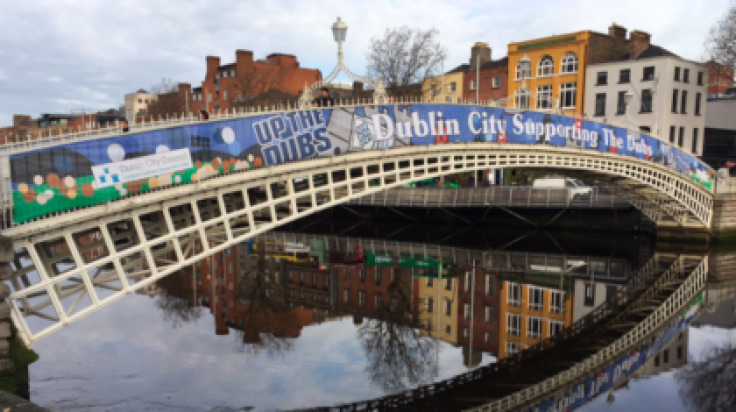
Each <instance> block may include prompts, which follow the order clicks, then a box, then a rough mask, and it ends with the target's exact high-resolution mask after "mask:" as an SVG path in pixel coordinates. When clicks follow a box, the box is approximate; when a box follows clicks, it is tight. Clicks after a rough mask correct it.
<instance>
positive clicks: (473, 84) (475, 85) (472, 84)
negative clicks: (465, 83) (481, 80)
mask: <svg viewBox="0 0 736 412" xmlns="http://www.w3.org/2000/svg"><path fill="white" fill-rule="evenodd" d="M477 88H478V82H477V81H476V79H473V80H471V81H470V90H475V89H477Z"/></svg>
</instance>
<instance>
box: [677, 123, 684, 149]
mask: <svg viewBox="0 0 736 412" xmlns="http://www.w3.org/2000/svg"><path fill="white" fill-rule="evenodd" d="M684 143H685V128H684V127H683V126H680V138H679V139H678V140H677V145H678V146H680V147H682V145H683V144H684Z"/></svg>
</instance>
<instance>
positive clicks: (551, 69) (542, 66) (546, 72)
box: [537, 54, 555, 77]
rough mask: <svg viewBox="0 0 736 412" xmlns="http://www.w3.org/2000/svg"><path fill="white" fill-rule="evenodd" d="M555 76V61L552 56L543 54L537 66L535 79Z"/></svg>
mask: <svg viewBox="0 0 736 412" xmlns="http://www.w3.org/2000/svg"><path fill="white" fill-rule="evenodd" d="M554 74H555V61H554V59H552V56H550V55H549V54H545V55H544V56H542V58H541V59H539V64H537V77H549V76H552V75H554Z"/></svg>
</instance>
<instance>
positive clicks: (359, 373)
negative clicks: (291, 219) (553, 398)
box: [29, 225, 736, 412]
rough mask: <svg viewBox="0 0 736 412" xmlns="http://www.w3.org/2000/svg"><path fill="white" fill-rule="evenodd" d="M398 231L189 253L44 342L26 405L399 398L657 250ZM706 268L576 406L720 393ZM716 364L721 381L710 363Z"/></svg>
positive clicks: (723, 271)
mask: <svg viewBox="0 0 736 412" xmlns="http://www.w3.org/2000/svg"><path fill="white" fill-rule="evenodd" d="M317 226H319V225H317ZM395 229H396V230H394V232H393V233H401V235H385V234H384V235H382V236H381V237H378V238H376V237H371V236H368V235H367V234H366V233H343V234H340V235H336V234H332V233H327V232H329V230H323V231H321V232H320V231H319V230H315V231H313V233H311V234H304V233H294V232H288V233H287V232H276V233H271V234H267V235H264V236H262V237H259V238H258V239H255V240H253V241H250V242H246V243H244V244H241V245H238V246H235V247H233V248H231V249H230V250H228V251H226V252H224V253H221V254H219V255H216V256H214V257H213V258H210V259H206V260H204V261H202V262H199V263H198V264H196V265H194V266H192V267H190V268H187V269H185V270H183V271H181V272H180V273H178V274H176V275H172V276H171V277H169V278H167V279H164V280H163V281H161V282H159V283H158V284H157V285H156V286H155V287H151V288H147V289H146V290H145V291H144V292H142V293H136V294H132V295H129V296H127V297H125V298H123V299H120V300H119V301H117V302H115V303H114V304H112V305H109V306H107V307H105V308H102V309H100V310H99V311H97V312H95V313H93V314H91V315H90V316H88V317H86V318H84V319H83V320H81V321H78V322H76V323H73V324H71V325H69V326H67V327H65V328H63V329H61V330H60V331H58V332H56V333H54V334H53V335H52V336H50V337H48V338H45V339H43V340H41V341H40V342H38V343H37V344H36V345H35V347H34V349H35V351H36V352H37V353H38V354H39V355H40V359H39V360H38V361H37V362H35V363H34V364H32V365H31V366H30V368H29V376H30V384H29V385H30V399H31V400H32V401H33V402H35V403H37V404H39V405H41V406H44V407H47V408H49V409H50V410H53V411H77V410H81V411H146V410H150V411H168V410H170V411H179V410H182V411H188V410H189V411H230V410H233V411H236V410H277V409H294V408H304V407H315V406H329V405H334V404H339V403H349V402H356V401H360V400H366V399H371V398H376V397H379V396H383V395H387V394H392V393H398V392H401V391H403V390H407V389H411V388H414V387H417V386H419V385H423V384H428V383H432V382H437V381H440V380H444V379H447V378H450V377H453V376H455V375H458V374H461V373H464V372H467V371H469V370H473V369H475V368H479V367H483V366H484V365H488V364H491V363H494V362H496V361H497V360H498V359H503V358H505V357H508V356H513V354H514V353H515V352H516V351H519V350H523V349H525V348H526V347H528V346H531V345H533V344H534V343H536V342H538V341H539V340H541V339H544V338H546V337H548V336H550V335H552V334H554V333H557V331H559V330H560V329H559V328H562V327H565V326H569V325H570V324H572V322H575V321H576V320H578V319H580V318H582V317H583V316H585V314H587V313H589V312H590V311H592V310H593V309H594V308H595V306H596V305H598V304H600V303H602V302H603V301H605V299H606V296H607V295H608V296H610V294H612V293H615V291H616V290H617V288H619V287H620V286H621V285H622V284H624V283H625V282H626V281H627V280H628V279H629V278H630V277H631V276H634V275H635V274H636V272H637V270H638V269H639V268H640V267H641V266H643V265H645V264H646V262H647V261H648V259H650V258H651V256H652V255H654V254H655V253H657V250H656V248H655V247H654V246H653V245H652V243H651V242H650V241H649V240H648V239H646V238H634V237H627V236H614V235H609V234H604V235H594V234H586V235H582V236H581V235H559V234H550V233H524V232H520V233H509V232H504V233H500V232H493V231H490V230H481V229H468V228H466V229H463V230H450V231H449V232H448V231H447V230H440V229H438V228H436V227H432V228H425V230H417V228H416V227H412V228H409V229H407V230H403V231H402V230H400V228H395ZM343 232H345V231H343ZM418 233H421V236H416V234H418ZM411 234H414V235H411ZM439 256H441V260H442V261H443V262H445V263H447V264H446V265H444V266H442V269H437V265H436V262H437V260H438V259H434V260H433V259H432V257H439ZM481 262H482V263H481ZM712 266H714V267H713V268H712V272H713V271H716V272H718V273H717V274H716V275H717V276H713V273H711V278H715V279H716V281H713V282H711V283H709V287H708V292H707V294H705V295H704V301H703V302H702V304H701V305H700V306H699V309H698V310H697V312H698V313H697V314H696V317H695V318H694V320H692V322H690V323H689V325H688V326H687V327H686V328H685V329H684V330H682V331H681V332H680V333H678V334H677V335H676V336H675V337H674V338H673V339H672V340H671V341H668V342H666V343H667V344H666V345H665V346H663V348H662V350H659V351H657V352H656V353H654V352H653V353H651V356H650V357H649V359H648V360H647V361H646V363H645V364H644V365H643V366H641V367H639V368H638V369H637V370H636V371H632V372H633V373H632V374H628V375H627V376H625V379H619V380H618V381H617V382H615V385H614V387H612V388H611V389H609V390H607V391H606V392H605V393H602V394H600V395H599V396H597V397H595V398H593V399H587V400H586V402H585V405H584V406H583V407H582V408H581V410H585V411H598V410H605V411H610V410H630V411H636V410H641V411H651V410H668V411H671V412H672V411H680V410H690V409H692V407H693V405H703V403H702V402H703V400H702V399H701V398H702V397H703V395H704V394H708V395H709V396H710V397H711V398H713V397H714V396H715V397H716V398H718V396H717V395H719V394H724V393H726V394H727V393H728V392H729V391H730V390H731V389H732V382H733V380H730V381H729V380H728V377H730V378H731V379H733V378H736V360H734V359H733V358H734V357H736V354H734V351H733V350H731V351H727V350H726V351H721V352H718V351H719V350H721V349H723V348H728V347H729V345H731V347H733V345H734V344H736V312H734V307H736V298H734V296H736V268H734V269H733V272H731V273H729V270H728V268H727V267H725V268H724V267H717V265H712ZM473 267H475V270H473V269H472V268H473ZM442 271H444V273H442ZM441 276H444V277H443V278H440V277H441ZM448 278H449V281H448ZM716 352H717V353H716ZM729 355H733V356H730V357H729ZM694 366H697V368H695V367H694ZM716 366H721V367H723V372H722V373H721V374H722V375H723V376H720V377H719V376H718V374H716V375H715V376H714V375H713V374H712V373H711V374H710V375H709V374H708V373H705V372H708V371H711V370H712V369H713V368H714V367H716ZM729 373H730V375H729ZM729 382H731V383H729ZM718 385H723V386H718ZM699 394H700V395H699ZM721 397H722V398H723V399H715V400H714V402H717V403H716V406H719V407H723V406H725V405H729V402H733V401H734V400H733V398H728V397H727V396H725V395H724V396H721ZM718 402H720V403H718ZM716 410H719V409H718V408H716Z"/></svg>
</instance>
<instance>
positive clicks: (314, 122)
mask: <svg viewBox="0 0 736 412" xmlns="http://www.w3.org/2000/svg"><path fill="white" fill-rule="evenodd" d="M440 113H441V119H442V120H441V122H440V121H438V119H439V118H440V116H439V114H440ZM479 119H480V120H483V121H485V122H488V123H486V124H490V125H494V127H493V129H492V128H491V127H490V126H488V127H485V126H484V125H483V123H480V124H478V123H476V120H479ZM397 125H400V126H397ZM491 129H492V130H491ZM583 137H585V138H583ZM0 163H2V167H0V173H3V179H2V181H0V189H1V192H0V193H2V199H3V203H2V207H3V209H2V210H3V231H2V235H3V241H4V242H3V244H4V247H3V250H2V251H0V252H2V253H0V257H1V258H2V262H3V263H2V268H1V269H2V276H3V279H6V280H10V282H9V285H10V286H11V289H12V293H11V295H10V297H9V301H10V303H11V315H12V318H13V321H14V324H15V326H16V327H17V329H18V332H19V335H20V336H21V337H22V338H23V339H24V341H25V342H26V343H27V344H29V345H31V344H33V342H35V341H37V340H39V339H42V338H44V337H48V336H50V335H51V334H52V333H53V332H55V331H57V330H59V329H60V328H62V327H64V326H65V325H67V324H69V323H70V322H74V321H77V320H80V319H81V318H83V317H85V316H86V315H88V314H90V313H91V312H93V311H95V310H97V309H99V308H101V307H103V306H105V305H108V304H110V303H112V302H114V301H116V300H117V299H119V298H121V297H123V296H125V295H127V294H129V293H132V292H135V291H137V290H140V289H142V288H145V287H147V286H149V285H152V284H153V283H154V282H156V281H157V280H159V279H161V278H163V277H165V276H168V275H170V274H172V273H174V272H176V271H178V270H180V269H182V268H184V267H187V266H189V265H191V264H193V263H195V262H197V261H199V260H201V259H203V258H206V257H208V256H212V255H213V254H215V253H218V252H221V251H224V250H225V249H226V248H229V247H231V246H232V245H235V244H238V243H240V242H243V241H245V240H248V239H250V238H252V237H254V236H256V235H259V234H262V233H265V232H268V231H270V230H273V229H275V228H278V227H279V226H282V225H284V224H286V223H289V222H292V221H294V220H297V219H300V218H302V217H305V216H308V215H310V214H313V213H315V212H318V211H321V210H325V209H328V208H331V207H334V206H337V205H340V204H344V203H347V202H354V201H357V200H358V199H360V198H363V197H365V196H368V195H373V194H376V193H379V192H383V191H385V190H387V189H392V188H397V187H401V186H405V185H407V184H409V183H411V182H415V181H417V180H422V179H429V178H435V177H441V176H445V175H449V174H454V173H460V172H473V171H479V170H489V169H494V170H498V169H507V168H516V169H518V168H533V169H538V170H547V171H550V172H555V173H559V174H562V175H575V176H576V177H579V178H580V179H582V180H584V181H586V182H590V183H594V184H596V185H606V186H608V187H611V188H614V189H616V194H617V196H618V197H619V198H621V199H623V200H625V201H627V202H628V203H629V204H631V205H632V206H634V207H636V208H637V209H639V210H641V212H642V213H643V214H644V215H645V216H647V217H648V218H649V219H650V220H651V221H652V222H654V223H655V224H656V225H657V227H659V228H671V229H675V230H693V231H708V230H709V229H710V227H711V224H712V218H713V199H714V196H713V192H712V187H711V182H709V181H708V176H710V175H712V171H711V170H710V169H709V168H708V167H707V166H705V165H704V164H702V162H700V161H699V160H697V159H696V158H694V157H693V156H691V155H689V154H687V153H684V152H681V151H680V150H679V149H677V148H674V147H671V146H669V144H668V143H666V142H662V141H659V140H657V139H655V138H653V137H651V136H646V135H643V134H640V133H638V132H633V131H629V130H626V129H623V128H618V127H614V126H610V125H604V124H600V123H596V122H589V121H583V122H579V121H578V122H575V119H573V118H570V117H564V116H557V115H551V114H548V113H537V112H522V111H510V110H508V109H501V108H495V107H485V106H472V105H452V104H447V105H445V104H426V103H418V102H407V103H395V104H391V105H381V106H377V105H365V106H340V107H334V108H325V109H309V110H289V111H272V112H253V113H243V112H228V113H221V114H219V115H216V116H212V117H211V118H210V119H209V120H206V121H201V120H200V119H197V118H192V117H182V118H179V119H173V120H169V121H166V122H155V123H151V124H143V125H137V127H134V128H132V129H131V130H130V131H127V132H123V131H122V130H112V131H110V130H108V131H95V132H94V133H85V134H74V135H64V136H57V137H51V138H46V139H42V140H34V141H30V142H22V143H15V144H10V145H5V146H3V147H0ZM694 177H695V178H694ZM407 190H411V189H407ZM488 206H491V204H489V205H488ZM675 262H682V260H681V259H679V258H678V259H675ZM673 267H674V268H676V269H673V270H669V271H665V272H664V273H665V275H666V274H667V273H670V274H671V273H674V272H676V273H677V275H666V276H670V277H669V278H667V279H669V280H667V281H663V282H664V286H662V285H660V286H662V288H660V289H646V290H640V289H637V288H633V289H631V288H629V289H627V290H636V291H637V292H636V293H635V292H631V295H629V294H627V295H625V296H623V295H622V297H621V299H624V298H626V299H630V298H636V297H637V296H649V297H648V298H645V299H644V301H642V302H643V303H642V305H643V307H646V308H647V310H649V309H652V308H654V307H656V309H654V310H653V311H652V312H651V314H649V315H647V317H642V316H643V314H644V313H646V312H642V311H638V309H637V310H634V311H633V312H631V311H629V310H624V311H623V312H621V310H622V307H620V306H616V307H615V310H614V309H610V308H609V312H606V313H605V315H604V314H601V315H599V316H600V317H599V318H598V320H605V321H609V320H610V321H611V322H613V323H611V325H613V326H615V327H616V328H621V327H623V326H622V325H626V327H627V328H628V327H631V329H630V332H628V334H626V335H624V337H628V338H626V340H625V342H623V341H620V339H619V340H616V341H615V342H613V343H610V344H608V346H606V347H600V346H596V345H594V344H593V343H590V345H589V346H588V347H590V348H591V349H590V350H591V351H592V350H593V349H595V350H596V351H597V352H595V353H593V352H591V353H593V354H592V355H591V356H592V358H590V359H593V360H591V361H590V362H588V361H587V360H586V362H588V363H586V365H587V366H584V368H585V369H586V370H587V369H589V368H592V367H594V366H595V365H599V364H600V363H601V362H604V360H606V359H608V360H610V357H611V356H613V355H614V353H618V352H617V351H619V350H621V348H623V347H624V346H625V345H629V344H631V343H632V342H635V341H637V340H638V339H640V338H641V337H642V336H644V335H645V334H646V333H648V332H651V331H652V330H653V329H654V328H656V327H659V326H661V324H662V322H664V321H665V320H666V319H667V318H669V317H671V316H672V315H673V314H674V313H676V308H677V305H684V304H686V303H687V302H686V301H689V300H691V299H692V298H693V297H694V296H695V294H696V292H697V291H698V288H700V287H701V286H699V285H701V283H702V284H704V279H705V273H704V270H703V269H702V263H701V264H699V265H695V266H692V265H691V264H690V263H688V264H684V263H678V264H675V265H674V266H673ZM691 274H692V275H693V276H695V277H694V278H693V280H691V278H690V277H689V276H690V275H691ZM665 275H662V276H665ZM671 276H674V277H671ZM677 285H680V286H677ZM685 285H688V286H687V288H686V289H685V290H683V291H682V292H680V290H681V287H683V286H685ZM655 286H656V284H655ZM653 287H654V286H653ZM673 288H674V289H673ZM649 290H653V292H648V291H649ZM663 291H666V292H668V296H669V297H666V298H665V297H664V295H663V294H664V292H663ZM673 291H674V292H673ZM670 292H671V294H669V293H670ZM647 293H649V294H647ZM670 298H672V299H670ZM668 299H669V300H668ZM673 299H674V300H676V303H668V302H671V300H673ZM614 303H616V304H617V305H618V304H621V303H622V300H617V301H615V302H614ZM632 308H634V309H635V308H637V306H632ZM660 309H661V310H660ZM632 310H633V309H632ZM619 312H621V313H619ZM621 316H624V318H621ZM651 316H654V317H653V318H651ZM29 318H33V319H34V320H40V321H42V322H43V323H42V324H43V326H42V327H40V328H39V329H34V327H32V326H31V323H29V322H28V319H29ZM618 322H622V323H618ZM642 325H643V326H642ZM613 326H612V327H613ZM589 327H590V324H586V326H585V327H582V326H578V327H575V330H576V331H577V330H578V329H580V328H582V329H585V330H588V329H586V328H589ZM632 333H633V335H632ZM565 336H566V337H571V338H574V337H575V336H578V335H577V332H574V333H573V332H570V333H569V334H568V333H567V332H566V334H565ZM622 339H623V338H622ZM591 342H592V341H591ZM548 345H552V346H554V344H553V343H548ZM611 345H614V346H613V349H609V346H611ZM601 348H603V349H601ZM601 350H604V351H605V353H603V354H600V353H599V351H601ZM537 352H539V353H542V351H530V352H526V351H525V352H524V353H529V354H527V355H523V356H524V357H526V356H532V355H531V353H537ZM544 353H547V352H546V351H544ZM535 356H537V355H535ZM586 359H588V358H586ZM499 365H506V363H505V361H502V362H500V363H499ZM499 367H500V366H499ZM578 369H579V368H578ZM576 370H577V369H576ZM578 372H579V371H578ZM578 372H575V373H578ZM478 373H486V372H478ZM560 374H562V375H564V376H563V377H562V378H555V379H557V380H556V381H555V382H558V383H559V382H567V381H569V380H571V379H573V375H571V374H570V373H568V372H566V371H562V372H560ZM555 376H557V375H555ZM576 376H577V375H576ZM458 379H461V380H463V379H464V380H467V381H468V384H470V381H471V380H472V379H470V378H469V377H465V378H458ZM455 382H460V381H455ZM545 382H547V381H543V382H542V383H540V385H542V387H543V388H549V387H551V386H550V385H552V383H545ZM448 385H451V384H449V383H448ZM451 386H452V385H451ZM471 386H472V384H471ZM512 386H513V385H512ZM535 387H537V386H535ZM433 388H435V389H432V390H437V391H439V392H441V390H439V389H437V388H439V386H437V387H433ZM525 390H526V389H525ZM534 391H539V392H533V393H526V395H518V396H521V397H517V398H513V397H512V398H511V399H512V400H511V401H508V402H506V401H504V402H506V403H504V404H503V405H506V406H504V407H514V406H513V405H518V403H516V402H519V400H520V399H522V398H523V399H528V398H529V396H531V395H535V394H536V395H539V394H542V393H543V392H544V391H547V389H534ZM439 392H437V393H439ZM471 392H472V391H471ZM522 392H523V391H521V392H519V393H522ZM426 395H427V393H424V395H421V396H419V397H421V398H427V396H426ZM412 396H414V395H412ZM468 396H469V397H471V398H472V397H473V396H475V395H473V394H472V393H471V394H470V395H468ZM513 396H517V395H513ZM392 399H393V398H392ZM427 399H429V398H427ZM504 399H505V398H504ZM476 400H477V399H476ZM387 402H389V403H384V405H389V404H390V403H391V402H394V401H387ZM509 402H510V403H509ZM495 409H496V407H495V406H494V407H491V409H490V410H495Z"/></svg>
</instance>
